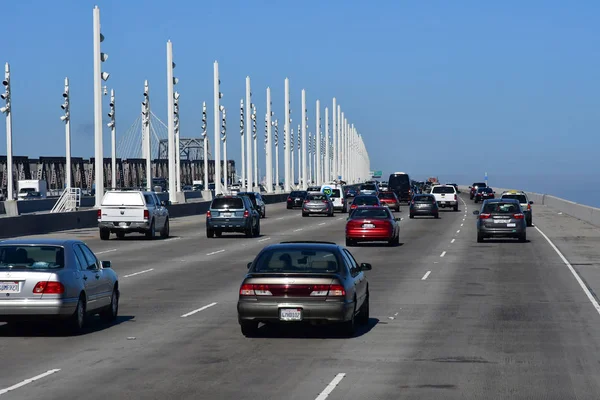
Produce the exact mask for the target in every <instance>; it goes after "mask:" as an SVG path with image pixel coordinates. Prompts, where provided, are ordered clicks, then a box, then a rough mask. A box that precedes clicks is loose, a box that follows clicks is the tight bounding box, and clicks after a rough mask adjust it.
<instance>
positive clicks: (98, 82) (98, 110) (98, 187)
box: [6, 6, 104, 208]
mask: <svg viewBox="0 0 600 400" xmlns="http://www.w3.org/2000/svg"><path fill="white" fill-rule="evenodd" d="M101 41H102V35H101V33H100V9H99V8H98V6H96V7H94V148H95V152H94V158H95V160H94V161H95V162H94V164H95V166H94V178H95V179H94V181H95V192H96V208H100V205H101V202H102V198H103V197H104V165H103V164H104V151H103V148H102V54H101V53H100V42H101ZM6 126H7V128H8V127H9V122H8V119H7V122H6ZM11 147H12V145H11ZM10 151H11V155H10V160H9V161H10V162H9V163H8V165H10V166H9V168H10V170H9V172H10V174H11V175H10V178H11V179H10V181H11V183H10V186H8V187H7V189H10V190H9V193H8V196H10V197H8V198H9V199H11V198H12V148H10Z"/></svg>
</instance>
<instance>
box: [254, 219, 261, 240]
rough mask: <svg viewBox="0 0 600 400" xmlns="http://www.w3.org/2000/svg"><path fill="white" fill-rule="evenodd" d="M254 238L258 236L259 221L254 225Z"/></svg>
mask: <svg viewBox="0 0 600 400" xmlns="http://www.w3.org/2000/svg"><path fill="white" fill-rule="evenodd" d="M254 236H256V237H259V236H260V220H258V223H257V224H256V230H255V231H254Z"/></svg>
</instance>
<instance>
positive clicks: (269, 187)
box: [265, 88, 273, 193]
mask: <svg viewBox="0 0 600 400" xmlns="http://www.w3.org/2000/svg"><path fill="white" fill-rule="evenodd" d="M266 117H267V122H266V128H267V143H265V145H266V148H265V158H266V164H265V167H266V168H267V193H273V154H272V150H273V144H272V143H273V142H272V140H273V138H272V137H271V117H272V111H271V88H267V115H266Z"/></svg>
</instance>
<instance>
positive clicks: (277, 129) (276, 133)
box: [275, 120, 281, 193]
mask: <svg viewBox="0 0 600 400" xmlns="http://www.w3.org/2000/svg"><path fill="white" fill-rule="evenodd" d="M275 187H276V188H277V189H276V190H275V191H276V192H277V193H279V191H280V190H281V188H280V187H279V121H278V120H275Z"/></svg>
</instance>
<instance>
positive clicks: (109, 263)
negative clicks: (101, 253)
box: [100, 261, 112, 268]
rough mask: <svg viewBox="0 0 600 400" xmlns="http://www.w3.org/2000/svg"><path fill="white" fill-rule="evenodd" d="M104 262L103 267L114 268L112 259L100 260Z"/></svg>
mask: <svg viewBox="0 0 600 400" xmlns="http://www.w3.org/2000/svg"><path fill="white" fill-rule="evenodd" d="M100 263H101V264H102V268H112V264H111V262H110V261H100Z"/></svg>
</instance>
